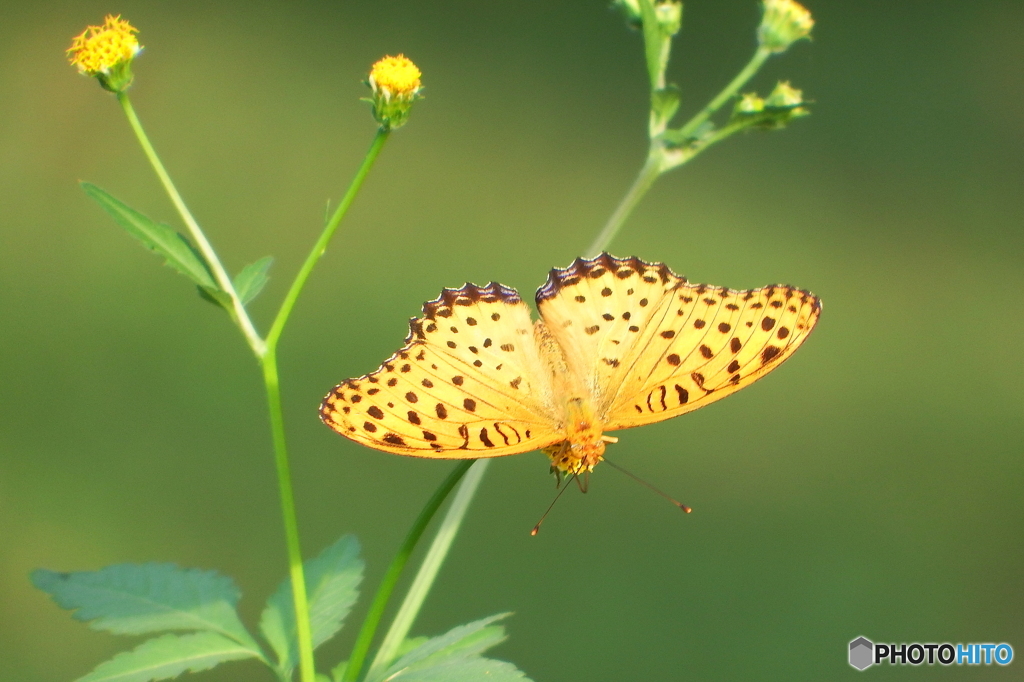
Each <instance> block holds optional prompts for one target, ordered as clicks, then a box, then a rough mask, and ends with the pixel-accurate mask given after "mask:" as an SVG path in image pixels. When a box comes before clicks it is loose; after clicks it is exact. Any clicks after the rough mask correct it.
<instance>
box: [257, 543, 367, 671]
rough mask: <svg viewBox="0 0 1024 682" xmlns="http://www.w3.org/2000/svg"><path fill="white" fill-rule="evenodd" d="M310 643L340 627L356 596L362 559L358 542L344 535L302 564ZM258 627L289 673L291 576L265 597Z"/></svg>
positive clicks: (293, 654)
mask: <svg viewBox="0 0 1024 682" xmlns="http://www.w3.org/2000/svg"><path fill="white" fill-rule="evenodd" d="M303 566H304V568H305V578H306V595H307V598H308V600H309V621H310V629H311V631H312V638H313V646H314V647H317V646H320V645H321V644H323V643H324V642H326V641H327V640H328V639H330V638H331V637H333V636H334V635H335V633H337V632H338V630H340V629H341V625H342V622H343V621H344V620H345V616H347V615H348V612H349V610H350V609H351V608H352V604H354V603H355V601H356V598H357V597H358V596H359V590H358V587H359V583H360V582H361V581H362V579H363V561H362V559H360V558H359V542H358V541H357V540H356V538H355V536H352V535H346V536H344V537H342V538H341V539H340V540H338V541H337V542H335V543H334V544H333V545H331V546H330V547H328V548H327V549H325V550H324V551H323V552H321V553H320V555H319V556H318V557H316V558H315V559H310V560H309V561H307V562H305V564H303ZM260 630H261V631H262V632H263V635H264V636H265V637H266V638H267V641H268V642H270V646H271V647H272V648H273V649H274V652H275V653H276V654H277V658H278V662H279V665H280V668H281V669H282V670H284V671H285V672H286V673H287V674H290V673H291V671H292V669H294V667H295V665H296V663H297V661H298V645H297V641H296V635H295V603H294V602H293V601H292V585H291V580H290V579H288V580H285V581H284V582H282V583H281V585H280V586H279V587H278V588H277V591H276V592H275V593H274V594H273V596H271V597H270V599H268V600H267V606H266V608H264V609H263V615H262V617H261V618H260Z"/></svg>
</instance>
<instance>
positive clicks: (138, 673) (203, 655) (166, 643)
mask: <svg viewBox="0 0 1024 682" xmlns="http://www.w3.org/2000/svg"><path fill="white" fill-rule="evenodd" d="M253 655H254V654H253V652H252V651H251V650H249V649H247V648H245V647H243V646H241V645H239V644H238V643H237V642H233V641H231V640H230V639H227V638H226V637H222V636H221V635H218V634H217V633H215V632H197V633H195V634H191V635H163V636H162V637H157V638H156V639H151V640H148V641H146V642H143V643H142V644H140V645H139V646H137V647H135V649H133V650H132V651H125V652H123V653H120V654H118V655H116V656H114V657H113V658H112V659H110V660H109V661H106V662H104V663H100V664H99V665H98V666H96V669H95V670H93V671H92V672H91V673H89V674H88V675H86V676H85V677H81V678H79V679H78V682H149V681H150V680H166V679H169V678H172V677H177V676H178V675H180V674H181V673H184V672H199V671H200V670H208V669H210V668H212V667H213V666H215V665H218V664H220V663H223V662H225V661H237V660H241V659H243V658H252V657H253Z"/></svg>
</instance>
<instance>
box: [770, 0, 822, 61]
mask: <svg viewBox="0 0 1024 682" xmlns="http://www.w3.org/2000/svg"><path fill="white" fill-rule="evenodd" d="M762 9H763V10H764V14H763V16H762V17H761V26H760V28H758V29H757V38H758V41H759V42H760V43H761V46H762V47H764V48H767V49H768V50H771V51H772V52H785V51H786V50H787V49H788V48H789V46H790V45H792V44H793V43H795V42H796V41H798V40H800V39H802V38H809V37H810V35H811V28H813V27H814V19H813V18H811V13H810V12H809V11H808V10H807V8H806V7H804V6H803V5H801V4H800V3H798V2H794V0H764V2H763V3H762Z"/></svg>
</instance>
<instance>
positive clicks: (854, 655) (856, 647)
mask: <svg viewBox="0 0 1024 682" xmlns="http://www.w3.org/2000/svg"><path fill="white" fill-rule="evenodd" d="M874 652H875V645H874V643H873V642H872V641H871V640H870V639H867V638H866V637H858V638H857V639H855V640H853V641H852V642H850V665H852V666H853V667H854V668H856V669H857V670H864V669H865V668H867V667H869V666H871V665H872V664H873V663H874V662H875V656H874Z"/></svg>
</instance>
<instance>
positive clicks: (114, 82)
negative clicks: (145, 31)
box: [67, 14, 142, 92]
mask: <svg viewBox="0 0 1024 682" xmlns="http://www.w3.org/2000/svg"><path fill="white" fill-rule="evenodd" d="M138 32H139V29H137V28H135V27H134V26H132V25H131V24H129V23H128V22H127V21H125V20H123V19H121V15H117V16H116V17H115V16H113V15H111V14H108V15H107V16H106V18H105V19H104V21H103V25H102V26H89V27H88V28H86V29H85V30H84V31H82V33H81V34H80V35H77V36H75V38H74V39H73V40H72V41H71V47H69V48H68V50H67V54H68V60H69V61H70V62H71V64H72V66H77V67H78V71H79V73H83V74H85V75H88V76H94V77H96V78H97V79H98V80H99V81H100V84H101V85H102V86H103V87H104V88H106V89H107V90H111V91H112V92H122V91H123V90H125V89H126V88H127V87H128V85H129V84H131V81H132V73H131V63H132V60H133V59H134V58H135V56H136V55H137V54H139V52H140V51H141V50H142V46H140V45H139V41H138V40H136V39H135V34H136V33H138Z"/></svg>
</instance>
